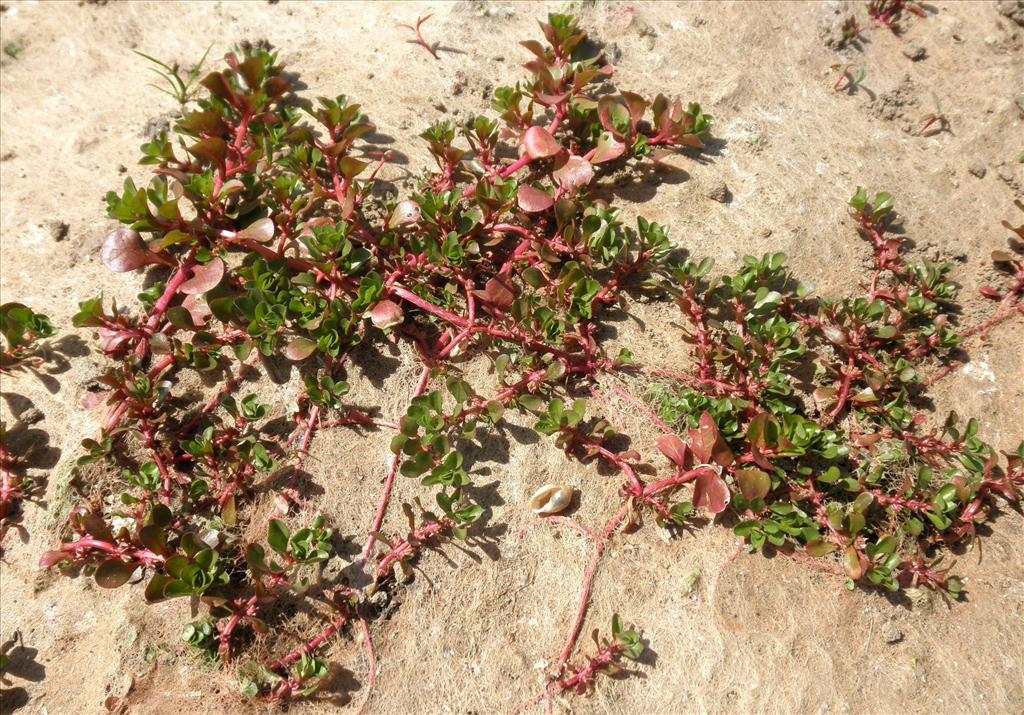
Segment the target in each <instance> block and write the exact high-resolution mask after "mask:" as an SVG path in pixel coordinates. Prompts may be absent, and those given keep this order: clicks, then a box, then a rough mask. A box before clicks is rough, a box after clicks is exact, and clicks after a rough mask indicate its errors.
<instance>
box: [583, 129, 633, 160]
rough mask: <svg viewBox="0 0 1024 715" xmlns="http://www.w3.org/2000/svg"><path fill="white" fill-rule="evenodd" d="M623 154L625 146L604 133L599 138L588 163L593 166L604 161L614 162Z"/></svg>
mask: <svg viewBox="0 0 1024 715" xmlns="http://www.w3.org/2000/svg"><path fill="white" fill-rule="evenodd" d="M625 152H626V145H625V144H623V143H622V142H620V141H619V140H618V139H616V138H615V137H613V136H612V135H611V134H609V133H608V132H604V133H603V134H601V138H600V139H598V140H597V147H596V148H595V149H594V155H593V156H591V157H590V161H592V162H593V163H595V164H600V163H602V162H605V161H614V160H615V159H618V158H619V157H620V156H622V155H623V154H624V153H625Z"/></svg>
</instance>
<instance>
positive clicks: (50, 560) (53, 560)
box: [39, 551, 70, 569]
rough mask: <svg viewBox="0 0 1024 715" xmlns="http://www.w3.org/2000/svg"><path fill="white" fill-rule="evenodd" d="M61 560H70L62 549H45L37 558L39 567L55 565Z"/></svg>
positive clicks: (46, 567)
mask: <svg viewBox="0 0 1024 715" xmlns="http://www.w3.org/2000/svg"><path fill="white" fill-rule="evenodd" d="M61 561H70V559H69V558H68V555H67V553H66V552H64V551H47V552H45V553H43V555H42V557H41V558H40V559H39V568H41V569H48V568H50V567H51V566H56V565H57V564H59V563H60V562H61Z"/></svg>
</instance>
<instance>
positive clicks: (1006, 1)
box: [996, 0, 1024, 27]
mask: <svg viewBox="0 0 1024 715" xmlns="http://www.w3.org/2000/svg"><path fill="white" fill-rule="evenodd" d="M996 11H997V12H999V14H1000V15H1003V16H1005V17H1008V18H1010V19H1011V20H1013V21H1014V22H1016V23H1017V24H1018V25H1020V26H1021V27H1024V1H1022V0H999V2H997V3H996Z"/></svg>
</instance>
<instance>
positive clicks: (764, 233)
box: [757, 228, 772, 238]
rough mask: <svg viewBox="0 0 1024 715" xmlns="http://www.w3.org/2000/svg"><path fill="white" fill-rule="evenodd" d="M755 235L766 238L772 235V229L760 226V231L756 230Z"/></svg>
mask: <svg viewBox="0 0 1024 715" xmlns="http://www.w3.org/2000/svg"><path fill="white" fill-rule="evenodd" d="M757 235H758V236H760V237H761V238H768V237H769V236H771V235H772V230H771V229H770V228H762V229H761V230H760V231H758V232H757Z"/></svg>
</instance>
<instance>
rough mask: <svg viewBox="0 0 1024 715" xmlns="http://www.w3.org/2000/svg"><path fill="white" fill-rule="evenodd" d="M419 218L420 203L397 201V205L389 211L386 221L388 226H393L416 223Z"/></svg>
mask: <svg viewBox="0 0 1024 715" xmlns="http://www.w3.org/2000/svg"><path fill="white" fill-rule="evenodd" d="M419 220H420V205H419V204H417V203H416V202H415V201H409V200H406V201H399V202H398V205H397V206H395V210H394V211H393V212H392V213H391V219H390V220H389V221H388V228H394V227H395V226H404V225H406V224H410V223H416V222H417V221H419Z"/></svg>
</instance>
